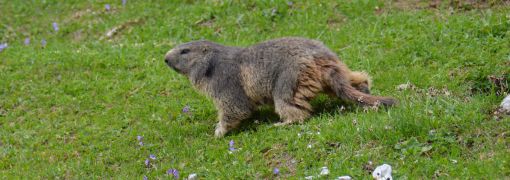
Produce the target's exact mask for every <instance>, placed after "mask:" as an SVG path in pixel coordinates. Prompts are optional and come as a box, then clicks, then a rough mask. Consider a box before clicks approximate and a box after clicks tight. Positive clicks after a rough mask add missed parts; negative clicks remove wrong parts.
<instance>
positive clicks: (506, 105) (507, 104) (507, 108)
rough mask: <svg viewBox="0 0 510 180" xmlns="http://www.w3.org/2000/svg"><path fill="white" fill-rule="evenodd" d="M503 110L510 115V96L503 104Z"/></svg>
mask: <svg viewBox="0 0 510 180" xmlns="http://www.w3.org/2000/svg"><path fill="white" fill-rule="evenodd" d="M501 109H502V110H503V111H505V112H507V113H510V95H508V96H506V98H505V99H503V102H501Z"/></svg>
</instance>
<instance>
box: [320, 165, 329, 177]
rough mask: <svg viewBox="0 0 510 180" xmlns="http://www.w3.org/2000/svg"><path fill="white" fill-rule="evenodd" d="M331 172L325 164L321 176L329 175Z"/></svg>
mask: <svg viewBox="0 0 510 180" xmlns="http://www.w3.org/2000/svg"><path fill="white" fill-rule="evenodd" d="M328 174H329V169H328V167H326V166H324V167H322V168H321V176H327V175H328Z"/></svg>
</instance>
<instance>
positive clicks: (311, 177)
mask: <svg viewBox="0 0 510 180" xmlns="http://www.w3.org/2000/svg"><path fill="white" fill-rule="evenodd" d="M305 179H306V180H310V179H313V176H306V177H305Z"/></svg>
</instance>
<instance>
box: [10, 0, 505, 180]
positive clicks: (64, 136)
mask: <svg viewBox="0 0 510 180" xmlns="http://www.w3.org/2000/svg"><path fill="white" fill-rule="evenodd" d="M66 2H67V3H62V2H58V1H45V3H41V2H28V1H7V0H1V1H0V11H1V12H2V16H0V24H1V26H0V40H1V41H0V42H8V43H9V47H8V48H7V49H6V50H4V51H3V52H0V128H1V129H0V150H1V151H0V176H1V177H16V176H24V177H38V178H54V177H60V178H106V177H114V178H116V179H117V178H118V179H125V178H126V177H130V178H139V179H141V178H142V176H144V175H146V176H148V177H149V179H153V178H155V177H159V178H164V177H165V176H166V175H165V171H166V170H167V169H169V168H176V169H178V170H179V171H180V174H181V176H187V175H188V174H190V173H198V174H199V176H200V177H208V178H213V179H217V178H229V179H230V178H232V179H234V178H240V177H245V176H250V177H256V178H272V177H273V175H272V169H273V168H275V167H278V168H280V170H281V176H284V177H287V178H288V177H290V176H292V177H296V178H297V177H301V178H302V177H304V176H309V175H317V174H318V173H319V171H320V167H322V166H327V167H329V169H330V171H331V177H336V176H340V175H351V176H353V177H355V178H356V179H366V178H369V175H368V171H367V170H365V169H364V168H363V167H364V166H366V164H367V162H368V161H372V162H373V163H374V164H382V163H388V164H390V165H392V166H393V168H394V177H396V178H399V179H401V178H405V177H407V178H410V179H416V178H424V177H427V179H428V178H430V177H434V176H435V177H443V178H448V177H450V178H451V177H473V178H475V179H478V177H484V178H488V179H493V178H494V177H509V176H510V152H509V149H510V148H509V146H510V142H509V138H508V129H510V123H509V122H510V120H509V119H508V118H506V119H502V120H499V121H496V120H494V119H492V118H491V117H490V116H489V115H488V113H490V111H491V110H492V109H493V108H494V107H495V106H496V104H497V103H498V101H499V100H500V99H501V97H497V96H496V95H495V94H494V93H490V92H489V93H484V94H473V95H472V94H471V93H470V91H469V89H470V88H471V87H473V86H475V85H476V84H477V82H473V81H471V80H473V79H475V80H476V79H483V78H484V77H485V76H486V75H490V74H495V75H503V74H506V75H508V74H509V67H508V61H510V32H509V31H510V19H509V17H508V16H509V13H508V12H509V10H510V8H509V7H500V8H493V9H483V10H472V11H460V10H459V11H454V12H453V13H451V12H450V10H449V9H448V8H444V9H440V10H437V9H422V10H410V11H403V10H399V9H397V8H395V7H394V6H393V5H392V4H391V3H383V2H376V1H359V2H358V1H354V2H350V1H348V2H332V3H322V4H321V3H316V2H313V3H312V2H295V3H294V4H293V5H292V6H289V5H288V4H287V2H283V1H282V2H276V3H260V2H256V3H255V2H251V3H246V4H245V5H241V4H240V3H238V2H237V1H234V2H230V1H224V2H222V1H207V2H204V3H196V4H193V3H177V2H168V1H152V2H151V3H149V2H145V1H137V2H134V1H131V0H128V3H127V5H126V6H125V7H123V6H121V3H120V0H118V1H108V3H109V4H111V5H112V11H111V12H105V11H104V4H106V3H107V2H105V1H101V2H92V1H88V2H87V1H76V2H75V3H71V1H66ZM376 6H378V7H380V8H381V9H382V13H381V14H379V13H376V12H375V10H374V9H375V7H376ZM86 9H89V11H86ZM273 9H277V10H276V11H274V12H273ZM135 19H141V21H142V22H143V23H142V24H138V25H133V26H130V27H129V28H127V29H125V30H124V31H121V32H120V34H118V35H117V36H116V37H115V38H114V39H113V40H109V41H107V40H99V39H100V37H101V36H103V35H104V33H105V32H107V31H108V30H109V29H111V28H113V27H115V26H118V25H120V24H123V23H124V22H127V21H130V20H135ZM53 21H56V22H58V23H59V26H60V30H59V32H57V33H55V32H53V30H52V29H51V23H52V22H53ZM27 36H29V37H31V39H32V43H31V44H30V45H29V46H24V45H22V41H23V39H24V38H25V37H27ZM282 36H303V37H309V38H314V39H319V40H321V41H324V42H325V44H327V45H328V46H329V47H330V48H331V49H333V50H334V51H335V52H337V53H338V54H339V56H340V57H341V58H342V59H343V60H344V61H345V62H346V63H347V64H348V65H349V66H350V67H351V68H352V69H362V70H366V71H367V72H369V73H370V74H371V75H373V77H374V83H375V86H374V89H373V92H374V93H375V94H382V95H390V96H394V97H397V98H398V99H399V100H400V102H401V103H400V105H399V106H398V107H395V108H391V109H388V110H381V111H368V112H364V111H363V109H362V108H358V107H352V106H348V108H347V110H346V111H343V112H339V111H337V110H334V109H336V107H337V106H338V104H335V102H331V101H329V100H326V99H325V98H322V99H319V100H317V101H316V102H315V104H316V105H318V107H317V109H318V111H319V112H318V113H316V114H315V115H314V116H313V118H311V119H310V120H309V121H308V122H306V123H305V124H302V125H293V126H289V127H283V128H274V127H271V123H272V122H273V121H275V120H276V119H275V118H274V115H273V116H270V117H271V118H268V116H267V115H265V114H267V113H269V112H268V111H262V113H260V114H262V115H260V116H259V119H260V124H258V125H253V124H248V125H246V126H245V128H244V129H243V130H242V131H238V132H234V133H232V134H231V135H229V136H227V137H225V138H223V139H215V138H213V128H214V124H215V123H216V120H215V118H216V115H215V112H216V111H215V110H214V107H213V105H212V103H211V102H210V101H209V100H207V98H205V97H204V96H202V95H200V94H198V93H197V92H195V91H194V90H193V89H192V87H191V86H190V84H189V82H188V81H187V80H186V79H185V78H184V77H181V76H179V75H177V74H176V73H175V72H173V71H171V70H169V69H168V68H167V67H166V66H165V65H164V63H163V55H164V53H165V52H166V51H167V50H168V49H170V48H171V47H173V46H174V45H175V44H178V43H182V42H186V41H190V40H194V39H201V38H205V39H210V40H213V41H216V42H219V43H224V44H227V45H239V46H246V45H250V44H253V43H256V42H259V41H263V40H267V39H271V38H276V37H282ZM42 38H45V39H46V40H47V41H48V45H47V46H46V47H45V48H42V47H41V45H40V41H41V39H42ZM505 63H506V64H505ZM407 81H409V82H412V83H413V84H415V85H416V86H417V90H406V91H401V92H400V91H396V90H395V87H396V86H397V85H399V84H402V83H405V82H407ZM430 87H432V88H435V89H442V88H447V89H448V90H449V91H450V92H451V95H449V96H447V95H445V94H443V93H439V95H437V96H430V95H428V94H427V92H430V91H429V90H427V89H428V88H430ZM429 94H430V93H429ZM187 104H188V105H190V107H191V113H190V114H183V113H181V109H182V108H183V107H184V106H185V105H187ZM331 109H333V110H331ZM317 132H320V134H317ZM298 133H302V136H298ZM137 135H142V136H143V137H144V143H145V145H144V146H143V147H140V146H138V143H137V140H136V136H137ZM230 140H234V141H235V142H236V144H235V146H236V147H237V148H238V151H236V152H234V153H232V154H230V153H228V150H227V149H228V142H229V141H230ZM309 144H310V145H312V148H307V146H308V145H309ZM149 154H155V155H156V156H157V160H155V161H153V162H152V164H153V166H152V167H151V168H146V167H145V165H144V160H145V159H146V158H147V157H148V155H149Z"/></svg>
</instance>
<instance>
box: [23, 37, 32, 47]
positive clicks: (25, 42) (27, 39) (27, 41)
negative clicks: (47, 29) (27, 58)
mask: <svg viewBox="0 0 510 180" xmlns="http://www.w3.org/2000/svg"><path fill="white" fill-rule="evenodd" d="M23 44H25V45H27V46H28V45H29V44H30V38H29V37H27V38H25V41H23Z"/></svg>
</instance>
